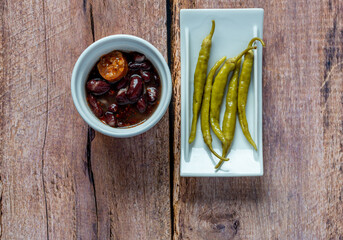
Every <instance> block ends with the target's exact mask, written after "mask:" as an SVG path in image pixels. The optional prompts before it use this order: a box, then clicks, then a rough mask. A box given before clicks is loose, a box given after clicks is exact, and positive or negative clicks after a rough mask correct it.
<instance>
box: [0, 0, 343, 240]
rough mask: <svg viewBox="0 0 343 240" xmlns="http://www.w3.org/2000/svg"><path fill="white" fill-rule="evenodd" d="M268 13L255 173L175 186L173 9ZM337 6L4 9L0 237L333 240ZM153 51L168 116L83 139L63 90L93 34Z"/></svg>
mask: <svg viewBox="0 0 343 240" xmlns="http://www.w3.org/2000/svg"><path fill="white" fill-rule="evenodd" d="M253 7H260V8H264V10H265V18H264V19H265V21H264V40H265V42H266V44H267V47H266V48H265V49H264V50H263V51H264V55H263V103H264V105H263V144H264V172H265V174H264V176H263V177H250V178H181V177H180V176H179V168H180V166H179V162H180V33H179V16H180V15H179V13H180V9H182V8H253ZM342 10H343V1H338V0H337V1H335V0H324V1H305V0H289V1H277V0H272V1H260V0H258V1H253V0H248V1H216V0H208V1H186V0H180V1H176V0H175V1H173V0H167V1H154V0H142V1H133V0H130V1H124V0H117V1H109V0H104V1H102V0H83V1H81V0H75V1H69V0H60V1H44V0H43V1H21V0H7V1H6V0H1V1H0V13H1V14H0V16H1V31H0V127H1V128H0V133H1V138H0V212H1V216H0V227H1V231H0V234H1V235H0V236H1V239H205V240H212V239H343V200H342V198H343V159H342V158H343V118H342V117H343V71H342V70H343V44H342V43H343V22H342V17H343V15H342V13H343V11H342ZM118 33H127V34H133V35H137V36H139V37H142V38H144V39H146V40H148V41H150V42H151V43H152V44H154V45H155V46H156V47H157V48H158V49H159V50H160V51H161V52H162V54H163V55H164V57H165V58H166V59H167V60H168V62H169V65H170V68H171V72H172V78H173V84H174V85H173V98H172V102H171V105H170V108H169V111H168V112H167V113H166V114H165V116H164V117H163V119H162V120H161V121H160V123H159V124H157V126H155V127H154V128H153V129H151V130H150V131H149V132H147V133H145V134H142V135H140V136H137V137H134V138H129V139H114V138H110V137H107V136H104V135H101V134H99V133H94V132H93V131H92V130H91V129H89V128H88V126H87V125H86V124H85V122H84V121H83V120H82V119H81V117H80V116H79V114H78V113H77V111H76V109H75V107H74V105H73V102H72V98H71V93H70V78H71V72H72V69H73V65H74V63H75V62H76V60H77V58H78V56H79V55H80V54H81V52H82V51H83V50H84V49H85V48H86V47H87V46H88V45H90V44H91V43H92V42H93V41H95V40H97V39H100V38H102V37H104V36H108V35H111V34H118Z"/></svg>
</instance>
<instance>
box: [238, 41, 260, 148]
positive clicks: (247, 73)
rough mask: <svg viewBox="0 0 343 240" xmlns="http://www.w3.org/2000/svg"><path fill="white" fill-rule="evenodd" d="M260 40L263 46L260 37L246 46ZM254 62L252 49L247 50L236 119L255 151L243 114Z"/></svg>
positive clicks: (240, 80) (239, 87) (239, 86)
mask: <svg viewBox="0 0 343 240" xmlns="http://www.w3.org/2000/svg"><path fill="white" fill-rule="evenodd" d="M256 40H258V41H260V42H261V44H262V46H263V47H264V46H265V44H264V42H263V40H262V39H260V38H257V37H256V38H253V39H251V41H250V42H249V44H248V47H251V46H252V44H253V43H254V42H255V41H256ZM253 63H254V52H253V51H252V50H250V51H248V53H246V54H245V55H244V61H243V65H242V71H241V75H240V77H239V85H238V120H239V123H240V125H241V128H242V132H243V134H244V136H245V138H246V139H247V140H248V142H249V143H250V144H251V145H252V146H253V147H254V149H255V150H256V151H257V146H256V144H255V142H254V140H253V139H252V137H251V135H250V132H249V126H248V121H247V117H246V114H245V108H246V104H247V98H248V90H249V85H250V79H251V71H252V66H253Z"/></svg>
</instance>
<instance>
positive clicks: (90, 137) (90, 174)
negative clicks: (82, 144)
mask: <svg viewBox="0 0 343 240" xmlns="http://www.w3.org/2000/svg"><path fill="white" fill-rule="evenodd" d="M94 137H95V132H94V130H93V129H92V128H91V127H88V133H87V169H88V177H89V182H90V183H91V185H92V187H93V196H94V204H95V215H96V229H95V235H96V236H97V237H98V229H99V226H98V224H99V218H98V203H97V198H96V188H95V183H94V175H93V170H92V159H91V156H92V155H91V151H92V141H93V139H94Z"/></svg>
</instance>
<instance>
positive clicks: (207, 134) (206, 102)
mask: <svg viewBox="0 0 343 240" xmlns="http://www.w3.org/2000/svg"><path fill="white" fill-rule="evenodd" d="M225 59H226V57H222V58H221V59H219V61H218V62H216V63H215V64H214V66H213V67H212V68H211V70H210V73H209V74H208V76H207V79H206V83H205V90H204V97H203V99H202V106H201V114H200V120H201V131H202V136H203V138H204V142H205V143H206V145H207V146H208V148H209V149H210V151H211V152H212V153H213V154H214V155H215V156H216V157H217V158H219V159H220V161H228V160H229V159H227V158H224V157H221V156H220V155H219V154H218V153H216V152H215V151H214V150H213V148H212V136H211V130H210V122H209V118H210V101H211V91H212V81H213V77H214V74H215V73H216V71H217V69H218V68H219V67H220V65H222V64H223V62H224V61H225Z"/></svg>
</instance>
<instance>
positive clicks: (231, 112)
mask: <svg viewBox="0 0 343 240" xmlns="http://www.w3.org/2000/svg"><path fill="white" fill-rule="evenodd" d="M240 69H241V59H240V60H239V61H238V62H237V64H236V67H235V71H234V72H233V75H232V77H231V80H230V83H229V89H228V92H227V95H226V108H225V113H224V119H223V124H222V130H223V134H224V137H225V139H226V141H227V146H226V148H223V157H225V156H226V154H227V152H228V150H229V148H230V146H231V144H232V141H233V137H234V136H235V128H236V113H237V95H238V77H239V70H240Z"/></svg>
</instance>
